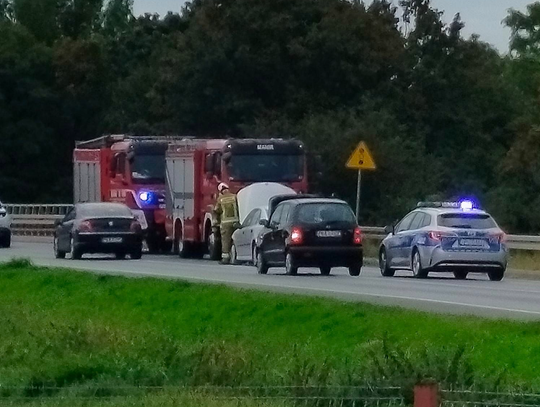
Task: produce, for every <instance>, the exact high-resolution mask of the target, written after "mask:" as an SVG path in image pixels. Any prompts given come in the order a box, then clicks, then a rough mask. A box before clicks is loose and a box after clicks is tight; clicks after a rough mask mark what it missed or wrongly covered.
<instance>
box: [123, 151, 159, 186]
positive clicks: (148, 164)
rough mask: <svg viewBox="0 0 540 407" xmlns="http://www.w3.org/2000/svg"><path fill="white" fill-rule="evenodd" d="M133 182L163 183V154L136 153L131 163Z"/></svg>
mask: <svg viewBox="0 0 540 407" xmlns="http://www.w3.org/2000/svg"><path fill="white" fill-rule="evenodd" d="M131 177H132V179H133V183H134V184H164V183H165V155H138V154H137V155H136V156H135V158H134V159H133V161H132V163H131Z"/></svg>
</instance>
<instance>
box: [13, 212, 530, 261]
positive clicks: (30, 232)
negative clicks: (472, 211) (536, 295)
mask: <svg viewBox="0 0 540 407" xmlns="http://www.w3.org/2000/svg"><path fill="white" fill-rule="evenodd" d="M4 206H5V207H6V209H7V211H8V213H9V214H10V215H11V216H12V219H13V234H14V235H16V236H52V234H53V231H54V222H55V221H56V220H57V219H62V218H63V217H64V216H65V215H66V213H67V212H68V211H69V209H71V208H72V207H73V205H69V204H61V205H42V204H36V205H18V204H5V205H4ZM361 229H362V231H363V233H364V238H365V239H368V240H374V241H378V242H379V241H381V240H382V239H384V237H385V236H386V233H385V232H384V228H382V227H373V226H362V227H361ZM507 238H508V240H507V244H508V247H509V248H511V249H515V250H531V251H540V236H524V235H508V236H507Z"/></svg>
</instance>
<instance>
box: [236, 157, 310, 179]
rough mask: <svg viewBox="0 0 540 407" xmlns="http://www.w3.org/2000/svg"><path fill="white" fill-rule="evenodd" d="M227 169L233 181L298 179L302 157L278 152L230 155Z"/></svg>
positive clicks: (300, 176) (302, 168) (302, 169)
mask: <svg viewBox="0 0 540 407" xmlns="http://www.w3.org/2000/svg"><path fill="white" fill-rule="evenodd" d="M227 171H228V174H229V177H230V179H231V180H233V181H249V182H269V181H275V182H280V181H298V180H300V179H301V178H302V176H303V173H304V157H303V156H301V155H278V154H253V155H248V154H241V155H240V154H238V155H232V156H231V158H230V160H229V162H228V163H227Z"/></svg>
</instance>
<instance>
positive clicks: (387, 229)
mask: <svg viewBox="0 0 540 407" xmlns="http://www.w3.org/2000/svg"><path fill="white" fill-rule="evenodd" d="M384 233H386V234H390V233H391V234H393V235H395V234H396V227H395V226H394V225H388V226H386V227H385V228H384Z"/></svg>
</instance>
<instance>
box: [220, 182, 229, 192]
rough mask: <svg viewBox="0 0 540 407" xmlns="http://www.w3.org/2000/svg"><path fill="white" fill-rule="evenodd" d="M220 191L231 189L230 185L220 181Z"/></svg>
mask: <svg viewBox="0 0 540 407" xmlns="http://www.w3.org/2000/svg"><path fill="white" fill-rule="evenodd" d="M217 189H218V192H223V190H224V189H229V186H228V185H227V184H225V183H224V182H222V183H220V184H219V185H218V187H217Z"/></svg>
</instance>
